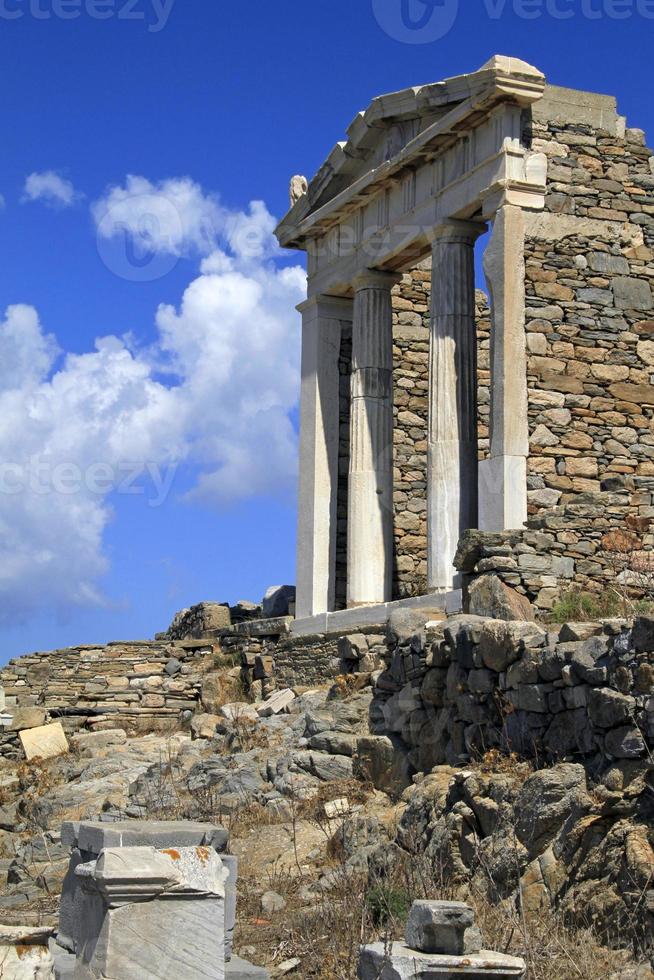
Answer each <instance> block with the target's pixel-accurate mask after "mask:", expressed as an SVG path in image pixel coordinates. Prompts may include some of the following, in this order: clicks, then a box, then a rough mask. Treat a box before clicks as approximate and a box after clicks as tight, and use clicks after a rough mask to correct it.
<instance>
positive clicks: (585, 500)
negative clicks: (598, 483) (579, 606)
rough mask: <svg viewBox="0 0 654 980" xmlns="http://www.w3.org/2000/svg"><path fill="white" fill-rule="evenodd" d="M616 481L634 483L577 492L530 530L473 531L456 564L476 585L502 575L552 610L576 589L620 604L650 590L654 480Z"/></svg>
mask: <svg viewBox="0 0 654 980" xmlns="http://www.w3.org/2000/svg"><path fill="white" fill-rule="evenodd" d="M610 482H612V483H613V482H616V483H618V484H625V483H626V484H627V486H624V485H623V486H620V488H619V489H618V488H616V489H615V490H613V491H609V490H606V491H603V492H599V493H584V494H578V495H576V496H573V497H571V499H570V500H569V502H568V503H566V504H561V505H559V506H558V507H551V508H549V509H547V510H542V511H540V512H539V513H538V514H536V515H534V516H533V517H530V518H529V520H528V521H527V525H526V528H525V529H524V530H515V531H502V532H497V533H493V532H488V531H485V532H482V531H470V532H468V533H466V534H465V535H464V536H463V538H462V540H461V542H460V543H459V549H458V552H457V557H456V559H455V564H456V567H457V568H458V569H459V570H460V571H462V572H463V573H464V575H465V576H466V577H467V588H468V590H469V591H472V590H474V585H473V583H474V580H475V579H477V578H479V577H481V576H483V575H489V574H492V575H497V576H498V577H499V578H500V579H501V580H502V581H503V582H504V583H505V584H506V585H508V586H509V587H510V588H512V589H515V590H516V591H517V592H518V593H520V594H521V595H524V596H526V597H527V598H528V599H529V601H530V602H531V603H532V604H533V605H534V607H535V610H536V612H537V614H545V615H546V614H547V613H548V612H549V611H550V610H551V609H552V607H553V606H554V604H555V603H556V602H557V600H558V599H560V598H561V595H562V594H563V593H565V592H566V591H568V590H570V589H572V588H575V589H578V590H580V591H583V592H589V593H592V592H594V593H598V594H599V593H602V594H603V595H604V596H606V594H607V591H610V592H611V593H612V594H613V595H614V598H615V600H616V603H619V601H620V598H621V597H623V596H629V595H633V596H642V595H643V594H644V592H645V591H647V589H646V588H645V587H649V585H650V584H651V585H652V586H654V561H653V560H652V551H651V549H652V545H653V544H654V535H653V534H652V532H651V531H650V518H649V517H648V516H644V517H642V516H637V515H639V514H640V513H641V512H645V513H648V512H649V511H650V510H651V507H652V503H653V500H654V498H653V496H652V493H653V491H654V480H651V479H649V478H646V477H642V478H639V477H634V478H626V479H625V478H620V479H619V480H618V479H616V480H611V481H610ZM635 515H636V516H635ZM634 527H636V528H638V530H637V531H636V530H632V528H634ZM623 542H626V543H627V545H628V547H627V548H626V549H624V548H623ZM616 544H617V545H619V546H620V550H617V551H616V550H615V546H616ZM632 549H633V550H632ZM639 569H640V570H641V571H640V572H639V571H638V570H639Z"/></svg>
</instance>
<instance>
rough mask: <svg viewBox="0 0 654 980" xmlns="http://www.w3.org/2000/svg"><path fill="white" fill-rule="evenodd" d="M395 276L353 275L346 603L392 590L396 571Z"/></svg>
mask: <svg viewBox="0 0 654 980" xmlns="http://www.w3.org/2000/svg"><path fill="white" fill-rule="evenodd" d="M398 281H399V277H398V276H394V275H391V274H389V273H385V272H374V271H367V272H364V273H362V274H361V275H360V276H358V277H357V279H356V280H355V281H354V283H353V286H354V321H353V324H352V403H351V411H350V472H349V485H348V518H347V520H348V524H347V578H348V581H347V604H348V606H359V605H368V604H372V603H377V602H386V601H387V600H389V599H390V598H391V589H392V577H393V560H392V559H393V312H392V305H391V289H392V288H393V285H394V284H395V283H396V282H398Z"/></svg>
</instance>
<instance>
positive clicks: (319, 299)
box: [295, 293, 353, 320]
mask: <svg viewBox="0 0 654 980" xmlns="http://www.w3.org/2000/svg"><path fill="white" fill-rule="evenodd" d="M352 305H353V304H352V300H351V299H348V298H347V297H346V296H330V295H329V294H327V293H318V294H317V295H316V296H310V297H309V299H305V300H303V301H302V302H301V303H298V305H297V306H296V307H295V309H296V310H297V311H298V313H301V314H302V315H303V316H304V315H305V314H309V313H311V312H314V315H315V316H324V317H326V318H327V319H329V320H351V319H352V316H353V313H352Z"/></svg>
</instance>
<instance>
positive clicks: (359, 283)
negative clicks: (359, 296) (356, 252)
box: [352, 269, 402, 293]
mask: <svg viewBox="0 0 654 980" xmlns="http://www.w3.org/2000/svg"><path fill="white" fill-rule="evenodd" d="M401 281H402V275H401V273H399V272H385V271H384V270H383V269H362V270H361V272H359V273H357V275H356V276H355V277H354V279H353V280H352V288H353V289H354V291H355V293H357V292H359V290H360V289H388V290H389V291H390V290H391V289H392V288H393V286H395V285H396V283H398V282H401Z"/></svg>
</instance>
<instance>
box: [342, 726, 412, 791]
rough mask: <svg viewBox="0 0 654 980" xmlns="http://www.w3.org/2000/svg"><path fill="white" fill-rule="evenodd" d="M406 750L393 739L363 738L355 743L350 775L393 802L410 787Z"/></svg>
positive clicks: (379, 736)
mask: <svg viewBox="0 0 654 980" xmlns="http://www.w3.org/2000/svg"><path fill="white" fill-rule="evenodd" d="M411 772H412V768H411V764H410V762H409V759H408V755H407V748H406V746H405V744H404V742H403V741H402V739H400V738H398V737H397V736H396V735H390V736H386V735H367V736H365V737H364V738H360V739H359V741H358V742H357V750H356V755H355V757H354V775H355V776H357V777H358V778H359V779H362V780H364V781H365V782H369V783H372V785H373V786H374V787H375V789H378V790H381V791H382V792H383V793H387V794H388V795H389V796H390V797H392V798H394V799H397V798H398V797H400V796H401V795H402V793H403V792H404V790H405V789H406V788H407V786H410V785H411Z"/></svg>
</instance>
